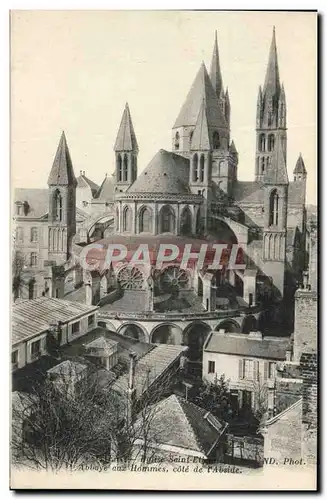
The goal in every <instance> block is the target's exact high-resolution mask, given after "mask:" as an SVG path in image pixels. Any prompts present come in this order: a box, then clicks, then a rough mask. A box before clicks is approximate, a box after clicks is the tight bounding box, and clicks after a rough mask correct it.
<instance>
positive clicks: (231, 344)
mask: <svg viewBox="0 0 327 500" xmlns="http://www.w3.org/2000/svg"><path fill="white" fill-rule="evenodd" d="M290 345H291V344H290V339H289V338H282V337H263V338H262V339H256V338H254V337H252V338H251V337H250V336H249V335H248V334H242V333H238V334H235V333H220V332H212V333H211V334H210V336H209V338H208V340H207V342H206V344H205V346H204V348H203V350H204V351H206V352H216V353H221V354H232V355H237V356H250V357H254V358H265V359H279V360H284V359H285V358H286V351H287V350H289V349H290Z"/></svg>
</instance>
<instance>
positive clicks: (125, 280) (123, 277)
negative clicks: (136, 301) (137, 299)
mask: <svg viewBox="0 0 327 500" xmlns="http://www.w3.org/2000/svg"><path fill="white" fill-rule="evenodd" d="M117 281H118V283H119V285H120V287H121V288H123V289H124V290H141V289H142V288H143V284H144V277H143V274H142V273H141V271H140V270H139V269H137V268H136V267H124V268H123V269H122V270H121V271H119V273H118V277H117Z"/></svg>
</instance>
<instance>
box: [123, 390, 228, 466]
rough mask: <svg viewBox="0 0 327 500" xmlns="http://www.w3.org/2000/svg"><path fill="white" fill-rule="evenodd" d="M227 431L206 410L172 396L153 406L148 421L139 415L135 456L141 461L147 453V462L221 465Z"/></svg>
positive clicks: (136, 428)
mask: <svg viewBox="0 0 327 500" xmlns="http://www.w3.org/2000/svg"><path fill="white" fill-rule="evenodd" d="M144 418H146V420H147V422H146V423H147V425H145V422H144ZM227 428H228V424H227V423H226V422H224V421H220V420H218V419H217V418H216V417H214V416H213V415H212V414H211V413H210V412H208V411H207V410H205V409H203V408H200V407H199V406H197V405H195V404H194V403H191V402H190V401H187V400H186V399H184V398H182V397H180V396H176V395H175V394H172V395H171V396H169V397H168V398H165V399H163V400H161V401H159V402H158V403H156V404H154V405H152V406H151V407H150V408H149V411H148V412H147V415H146V416H145V417H144V413H143V412H141V413H140V414H139V415H138V417H137V419H136V422H135V424H134V430H135V436H136V440H135V442H134V450H133V455H134V457H135V458H140V459H142V456H144V453H145V452H146V453H147V458H151V457H154V456H155V457H158V459H161V460H164V459H166V460H169V461H170V462H178V463H181V462H184V463H185V462H186V461H187V459H188V460H189V461H190V462H193V463H197V462H201V463H202V462H203V461H206V460H213V461H216V462H219V461H221V462H222V461H223V456H224V448H225V436H226V430H227ZM145 444H146V448H145Z"/></svg>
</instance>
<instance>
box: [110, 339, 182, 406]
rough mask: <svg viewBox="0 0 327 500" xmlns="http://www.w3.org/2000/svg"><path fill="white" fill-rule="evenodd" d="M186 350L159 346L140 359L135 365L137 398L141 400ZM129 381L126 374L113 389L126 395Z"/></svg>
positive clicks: (178, 347)
mask: <svg viewBox="0 0 327 500" xmlns="http://www.w3.org/2000/svg"><path fill="white" fill-rule="evenodd" d="M186 350H187V347H185V346H180V345H166V344H158V345H157V346H156V347H155V348H154V349H152V350H151V351H149V352H148V353H147V354H145V355H144V356H143V357H142V358H140V359H139V360H138V361H137V363H136V365H135V389H136V398H140V396H141V395H142V394H143V392H145V391H146V390H147V389H148V388H149V387H151V385H152V384H154V383H155V382H156V381H157V380H158V379H159V378H160V377H161V375H162V374H163V373H164V372H165V371H166V370H167V369H168V368H169V366H171V364H172V363H174V362H175V361H176V360H177V359H178V358H179V357H180V356H181V354H182V353H183V352H184V351H186ZM128 380H129V374H128V373H125V374H124V375H122V376H121V377H119V378H118V379H117V380H116V381H115V382H114V384H113V386H112V388H113V389H114V390H115V391H117V392H119V393H120V394H125V393H126V391H127V389H128Z"/></svg>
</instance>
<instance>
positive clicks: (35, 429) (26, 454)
mask: <svg viewBox="0 0 327 500" xmlns="http://www.w3.org/2000/svg"><path fill="white" fill-rule="evenodd" d="M83 362H84V360H83ZM31 387H32V389H31V391H30V392H29V393H23V394H22V393H21V394H20V395H18V397H19V398H20V399H21V401H19V404H17V402H16V404H14V405H13V408H12V422H13V424H12V443H11V446H12V461H13V464H14V465H16V466H18V465H25V466H29V467H32V468H36V469H46V470H49V469H50V470H59V469H62V468H65V469H70V470H73V469H76V468H78V467H79V466H81V465H82V464H94V463H101V464H106V463H109V462H110V460H111V457H112V454H113V453H115V450H114V448H115V443H116V437H117V435H118V432H119V426H120V425H121V421H122V414H123V405H122V401H121V398H120V397H119V395H118V394H116V393H114V392H113V391H110V389H109V387H108V386H103V383H102V382H101V380H100V372H99V371H97V370H92V369H90V366H88V369H87V374H83V376H82V374H79V375H78V376H76V370H75V369H74V370H73V369H72V372H71V373H67V372H66V373H65V375H60V374H59V376H57V377H56V379H55V380H49V379H48V378H46V379H45V380H43V381H42V382H41V383H38V384H35V383H32V384H31Z"/></svg>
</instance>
